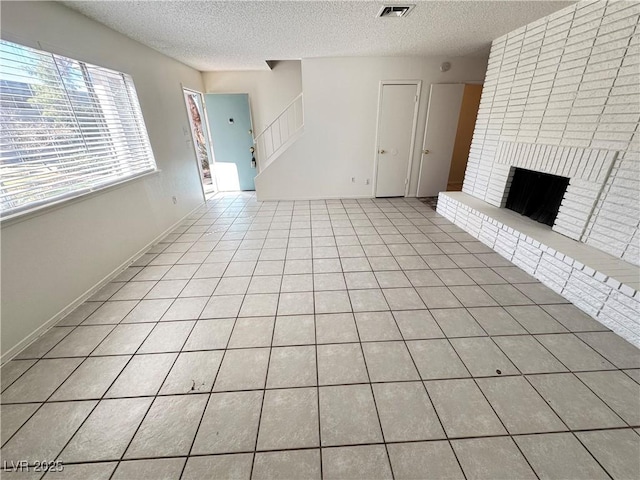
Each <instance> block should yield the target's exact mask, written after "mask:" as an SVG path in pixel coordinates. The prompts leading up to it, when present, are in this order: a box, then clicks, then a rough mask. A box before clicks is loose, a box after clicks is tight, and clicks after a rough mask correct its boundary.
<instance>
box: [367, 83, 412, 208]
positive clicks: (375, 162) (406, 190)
mask: <svg viewBox="0 0 640 480" xmlns="http://www.w3.org/2000/svg"><path fill="white" fill-rule="evenodd" d="M385 85H415V86H416V97H417V98H416V101H415V106H414V108H413V125H412V127H411V146H410V149H409V164H408V165H407V183H406V184H405V186H404V196H405V197H407V195H408V194H409V185H410V184H411V169H412V166H413V157H414V155H415V144H416V130H417V127H418V113H419V110H420V100H421V94H422V80H381V81H380V85H379V87H378V113H377V117H376V143H375V150H374V157H373V182H372V183H373V197H374V198H377V193H378V162H379V157H378V150H379V149H380V146H379V145H378V142H379V141H380V120H381V119H382V115H381V113H382V90H383V88H384V86H385Z"/></svg>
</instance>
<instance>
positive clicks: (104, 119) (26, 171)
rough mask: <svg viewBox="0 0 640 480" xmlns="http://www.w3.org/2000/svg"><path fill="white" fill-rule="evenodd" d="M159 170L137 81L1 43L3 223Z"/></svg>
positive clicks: (0, 202) (0, 212) (0, 213)
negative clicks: (11, 218)
mask: <svg viewBox="0 0 640 480" xmlns="http://www.w3.org/2000/svg"><path fill="white" fill-rule="evenodd" d="M155 169H156V163H155V159H154V158H153V152H152V151H151V145H150V144H149V137H148V135H147V130H146V128H145V125H144V120H143V118H142V112H141V110H140V105H139V103H138V97H137V95H136V91H135V88H134V85H133V80H132V79H131V77H130V76H129V75H126V74H124V73H121V72H116V71H113V70H109V69H107V68H102V67H97V66H95V65H90V64H88V63H84V62H79V61H77V60H73V59H71V58H67V57H63V56H61V55H55V54H52V53H47V52H43V51H40V50H35V49H33V48H29V47H25V46H22V45H18V44H15V43H11V42H7V41H0V216H1V217H2V218H9V217H13V216H17V215H19V214H22V213H25V212H28V211H31V210H34V209H37V208H40V207H43V206H46V205H49V204H52V203H58V202H61V201H64V200H67V199H70V198H75V197H78V196H80V195H84V194H86V193H90V192H93V191H95V190H99V189H102V188H104V187H106V186H109V185H113V184H115V183H120V182H123V181H125V180H128V179H131V178H134V177H137V176H140V175H143V174H145V173H148V172H152V171H154V170H155Z"/></svg>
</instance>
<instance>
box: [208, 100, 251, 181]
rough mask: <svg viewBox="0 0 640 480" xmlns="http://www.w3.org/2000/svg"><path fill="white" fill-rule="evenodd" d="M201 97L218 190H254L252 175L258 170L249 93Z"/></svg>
mask: <svg viewBox="0 0 640 480" xmlns="http://www.w3.org/2000/svg"><path fill="white" fill-rule="evenodd" d="M204 100H205V107H206V111H207V120H208V125H209V132H210V133H211V139H212V145H213V151H214V155H215V159H216V164H215V178H216V184H217V187H218V190H219V191H221V192H227V191H238V190H242V191H250V190H255V183H254V178H255V176H256V174H257V173H258V172H257V163H256V159H255V156H254V151H255V146H254V140H253V127H252V124H251V109H250V107H249V95H248V94H246V93H207V94H205V96H204Z"/></svg>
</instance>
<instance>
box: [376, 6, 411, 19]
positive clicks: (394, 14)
mask: <svg viewBox="0 0 640 480" xmlns="http://www.w3.org/2000/svg"><path fill="white" fill-rule="evenodd" d="M413 7H415V5H386V6H384V7H382V8H381V9H380V11H379V12H378V17H380V18H400V17H406V16H407V15H409V12H410V11H411V10H413Z"/></svg>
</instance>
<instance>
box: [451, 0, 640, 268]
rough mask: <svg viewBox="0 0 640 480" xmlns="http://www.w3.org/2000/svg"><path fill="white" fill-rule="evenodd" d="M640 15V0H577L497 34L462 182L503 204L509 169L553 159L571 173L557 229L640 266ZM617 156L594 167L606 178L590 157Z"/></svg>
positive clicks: (556, 167) (479, 194) (559, 168)
mask: <svg viewBox="0 0 640 480" xmlns="http://www.w3.org/2000/svg"><path fill="white" fill-rule="evenodd" d="M639 19H640V4H638V3H637V2H618V1H613V2H605V1H596V2H579V3H577V4H575V5H572V6H570V7H568V8H565V9H563V10H560V11H559V12H557V13H555V14H553V15H550V16H548V17H545V18H542V19H540V20H538V21H536V22H533V23H531V24H529V25H526V26H524V27H522V28H519V29H518V30H515V31H513V32H511V33H509V34H508V35H505V36H503V37H500V38H498V39H496V40H495V41H494V42H493V45H492V48H491V56H490V58H489V68H488V70H487V78H486V81H485V85H484V89H483V91H482V100H481V102H480V110H479V112H478V121H477V122H476V128H475V132H474V136H473V143H472V146H471V152H470V155H469V163H468V165H467V171H466V174H465V181H464V188H463V190H464V191H465V192H466V193H469V194H470V195H473V196H475V197H478V198H481V199H483V200H486V201H487V202H489V203H492V204H494V205H500V203H501V200H502V193H503V191H504V188H500V185H502V187H504V185H505V184H506V182H507V181H508V180H507V178H506V175H507V172H508V169H509V166H510V165H514V162H516V163H515V164H516V165H518V164H519V163H520V165H519V166H523V165H522V163H523V162H524V163H525V164H526V165H534V166H535V165H540V164H545V165H551V164H553V165H554V171H550V173H555V174H558V175H563V176H565V177H570V178H571V183H570V185H569V188H568V189H567V194H566V195H565V199H564V200H563V204H562V207H561V209H560V212H559V214H558V219H557V221H556V222H557V223H558V220H561V221H562V222H563V225H562V228H561V229H559V228H557V227H558V225H557V224H556V226H554V230H557V231H559V232H561V233H563V234H565V235H567V236H570V237H571V238H575V239H577V240H581V241H583V242H585V243H587V244H589V245H592V246H594V247H596V248H598V249H601V250H603V251H605V252H607V253H610V254H612V255H614V256H616V257H619V258H622V259H624V260H626V261H628V262H630V263H633V264H636V265H638V264H640V229H639V222H640V198H639V197H640V196H639V192H640V178H639V177H640V134H639V133H638V128H639V121H640V101H639V98H640V97H639V95H640V75H639V67H640V27H639V26H638V22H639ZM505 152H507V155H506V156H505V154H504V153H505ZM521 152H524V155H520V153H521ZM528 152H532V153H533V155H530V154H529V153H528ZM536 152H541V155H542V157H540V156H538V154H537V153H536ZM549 152H551V155H549ZM615 152H618V156H617V159H616V161H615V162H614V163H613V165H612V170H611V174H610V175H609V176H608V177H607V176H606V175H607V174H608V167H609V164H610V163H611V162H609V163H603V162H599V163H597V162H596V163H595V167H598V168H600V169H601V172H602V173H603V175H602V177H603V178H601V176H600V175H599V174H597V173H598V171H597V168H594V160H593V159H590V157H591V158H594V157H595V156H596V155H597V157H598V159H603V161H604V160H607V159H608V158H612V157H613V156H614V155H615ZM569 153H570V155H571V156H570V157H569V156H568V154H569ZM519 157H526V158H523V162H519ZM554 157H555V158H554ZM567 158H571V159H572V161H571V162H568V161H567V160H566V159H567ZM576 158H578V159H579V160H580V161H576ZM549 159H551V161H549ZM525 168H526V167H525ZM530 168H531V169H534V170H539V169H541V168H533V167H530ZM590 172H591V174H589V173H590ZM594 173H595V174H597V175H594ZM500 177H502V179H501V178H500ZM596 180H597V181H596ZM603 184H604V185H603ZM601 188H602V195H601V196H600V198H599V200H598V201H597V202H596V203H595V205H594V201H595V199H596V198H598V193H599V192H600V189H601ZM571 224H573V228H572V227H571ZM585 226H586V229H585ZM583 230H584V232H583Z"/></svg>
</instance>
